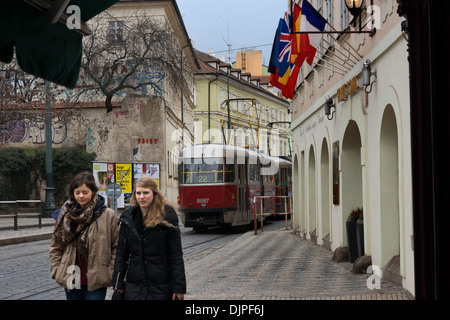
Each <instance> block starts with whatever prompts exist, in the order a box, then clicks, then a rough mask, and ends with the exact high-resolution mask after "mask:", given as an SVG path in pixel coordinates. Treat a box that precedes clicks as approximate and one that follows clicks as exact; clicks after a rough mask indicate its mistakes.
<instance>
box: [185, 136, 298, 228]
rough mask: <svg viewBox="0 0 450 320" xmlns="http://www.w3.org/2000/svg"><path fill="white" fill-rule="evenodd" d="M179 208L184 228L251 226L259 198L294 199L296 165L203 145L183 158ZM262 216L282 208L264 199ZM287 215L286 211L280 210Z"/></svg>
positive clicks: (262, 155) (214, 145)
mask: <svg viewBox="0 0 450 320" xmlns="http://www.w3.org/2000/svg"><path fill="white" fill-rule="evenodd" d="M179 160H180V162H179V163H180V164H179V168H178V170H179V174H178V182H179V196H178V204H179V209H180V211H181V213H182V216H181V217H182V222H183V224H184V226H185V227H193V228H194V230H200V229H205V228H207V227H210V226H219V225H229V226H239V225H245V224H249V223H251V222H253V219H254V218H253V216H254V215H253V206H254V204H253V198H254V197H255V196H278V195H281V196H291V195H292V180H291V177H292V162H291V161H288V160H286V159H281V158H278V157H270V156H267V155H264V154H262V153H257V152H255V151H251V150H247V149H244V148H241V147H235V146H226V145H217V144H203V145H196V146H193V147H189V148H185V149H183V150H182V152H181V155H180V159H179ZM263 201H264V212H266V213H271V212H280V211H276V210H281V206H283V203H281V201H279V199H277V200H276V201H274V200H273V199H264V200H263ZM282 210H283V211H284V209H282Z"/></svg>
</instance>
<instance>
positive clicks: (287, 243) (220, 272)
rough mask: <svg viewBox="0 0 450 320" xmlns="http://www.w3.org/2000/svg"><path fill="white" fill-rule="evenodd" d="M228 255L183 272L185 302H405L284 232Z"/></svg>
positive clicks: (244, 242)
mask: <svg viewBox="0 0 450 320" xmlns="http://www.w3.org/2000/svg"><path fill="white" fill-rule="evenodd" d="M239 240H240V243H239V244H236V246H235V247H234V248H233V250H230V251H228V252H224V253H223V254H220V255H217V256H216V257H215V258H214V259H211V260H210V261H208V262H205V263H204V264H202V265H201V266H198V267H196V268H195V269H192V270H188V272H187V275H188V294H187V295H186V299H199V300H202V299H225V300H228V299H235V300H241V299H244V300H284V299H293V300H298V299H314V300H315V299H326V300H409V299H413V297H412V296H411V295H410V294H409V293H408V292H407V291H406V290H404V289H402V288H401V287H399V286H397V285H395V284H393V283H390V282H387V281H383V280H382V281H381V288H380V289H375V290H370V289H368V288H367V279H368V277H369V275H356V274H353V273H352V272H351V271H350V270H349V269H348V268H347V267H346V266H345V264H339V263H336V262H333V261H332V260H331V258H332V253H331V252H330V251H328V250H326V249H324V248H321V247H318V246H315V245H312V244H311V243H310V242H308V241H304V240H301V239H300V238H299V237H298V236H296V235H293V234H292V232H291V231H290V230H288V231H284V230H277V231H264V232H263V233H259V234H258V235H257V236H254V235H253V234H252V233H251V232H250V233H247V234H245V235H243V236H242V237H241V238H240V239H239Z"/></svg>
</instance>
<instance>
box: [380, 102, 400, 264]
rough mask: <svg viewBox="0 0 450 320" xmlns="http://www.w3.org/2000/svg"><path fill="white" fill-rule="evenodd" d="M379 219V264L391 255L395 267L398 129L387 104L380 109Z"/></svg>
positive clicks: (396, 257) (397, 205)
mask: <svg viewBox="0 0 450 320" xmlns="http://www.w3.org/2000/svg"><path fill="white" fill-rule="evenodd" d="M380 219H381V231H380V232H381V263H380V264H381V267H384V266H386V264H387V263H388V262H389V261H390V260H391V259H393V258H394V261H393V264H394V266H393V267H394V268H395V267H399V266H398V264H399V259H398V258H399V255H400V219H399V167H398V133H397V122H396V118H395V113H394V109H393V108H392V106H391V105H388V106H387V107H386V109H385V111H384V113H383V120H382V123H381V134H380Z"/></svg>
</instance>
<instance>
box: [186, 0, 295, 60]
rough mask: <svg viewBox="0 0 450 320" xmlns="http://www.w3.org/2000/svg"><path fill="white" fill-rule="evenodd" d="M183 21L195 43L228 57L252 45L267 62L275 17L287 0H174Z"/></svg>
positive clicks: (206, 49)
mask: <svg viewBox="0 0 450 320" xmlns="http://www.w3.org/2000/svg"><path fill="white" fill-rule="evenodd" d="M177 4H178V7H179V9H180V12H181V16H182V17H183V21H184V24H185V26H186V29H187V31H188V34H189V37H190V38H191V40H192V41H193V44H194V47H195V48H196V49H198V50H200V51H203V52H208V50H209V49H213V50H214V51H215V52H217V53H216V57H217V56H218V55H219V54H223V55H224V56H225V58H226V61H227V62H228V58H227V50H228V46H227V43H229V44H231V45H232V46H231V48H232V49H234V51H232V56H231V61H232V62H233V61H235V60H236V51H237V49H241V48H242V47H244V46H245V47H250V46H255V47H256V48H255V49H256V50H262V51H263V63H264V64H265V65H268V64H269V58H270V52H271V50H272V43H273V38H274V35H275V31H276V29H277V26H278V21H279V19H280V18H282V17H283V15H284V12H285V11H286V10H287V0H177Z"/></svg>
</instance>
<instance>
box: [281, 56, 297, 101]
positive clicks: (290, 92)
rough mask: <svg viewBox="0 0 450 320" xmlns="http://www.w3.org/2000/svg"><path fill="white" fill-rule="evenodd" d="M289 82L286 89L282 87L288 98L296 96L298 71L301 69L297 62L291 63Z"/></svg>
mask: <svg viewBox="0 0 450 320" xmlns="http://www.w3.org/2000/svg"><path fill="white" fill-rule="evenodd" d="M288 71H290V74H289V79H288V82H287V83H286V86H285V87H284V89H282V92H281V94H282V95H283V96H285V97H286V98H288V99H292V98H293V97H294V92H295V88H296V86H297V78H298V73H299V71H300V67H299V66H298V65H296V64H291V67H290V69H289V70H288Z"/></svg>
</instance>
